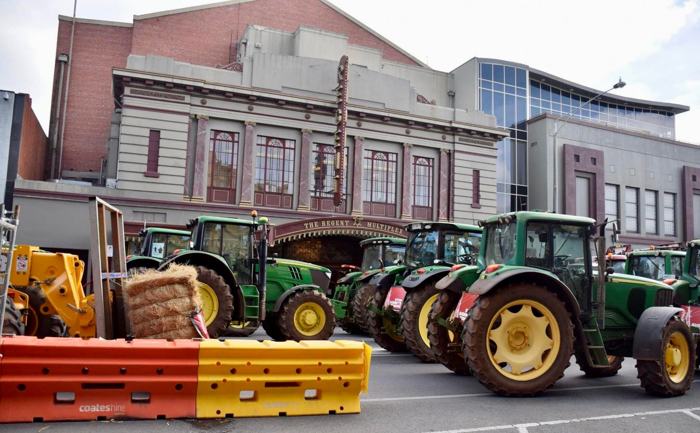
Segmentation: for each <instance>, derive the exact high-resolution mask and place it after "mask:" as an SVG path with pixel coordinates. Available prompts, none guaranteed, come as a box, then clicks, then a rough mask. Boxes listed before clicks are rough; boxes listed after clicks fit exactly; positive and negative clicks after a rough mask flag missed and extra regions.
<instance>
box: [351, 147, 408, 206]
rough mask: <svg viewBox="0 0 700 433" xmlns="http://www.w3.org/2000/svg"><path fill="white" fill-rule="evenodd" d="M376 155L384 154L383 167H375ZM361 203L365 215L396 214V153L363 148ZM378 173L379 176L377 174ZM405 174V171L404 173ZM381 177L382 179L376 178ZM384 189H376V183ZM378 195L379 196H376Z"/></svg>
mask: <svg viewBox="0 0 700 433" xmlns="http://www.w3.org/2000/svg"><path fill="white" fill-rule="evenodd" d="M378 156H384V160H383V161H384V163H385V164H386V168H385V169H383V170H382V169H376V168H375V166H376V165H377V164H376V163H377V161H379V159H378V158H377V157H378ZM362 165H363V170H362V203H363V212H364V213H365V214H367V215H375V216H383V217H395V216H396V206H397V200H396V189H397V185H396V181H397V173H398V153H396V152H389V151H383V150H374V149H365V150H364V151H363V155H362ZM375 173H378V174H379V175H380V176H377V175H376V174H375ZM405 174H407V173H405ZM377 177H381V178H382V179H377ZM377 184H379V185H383V187H384V189H383V190H382V189H381V188H380V189H377V188H376V185H377ZM377 196H379V197H377Z"/></svg>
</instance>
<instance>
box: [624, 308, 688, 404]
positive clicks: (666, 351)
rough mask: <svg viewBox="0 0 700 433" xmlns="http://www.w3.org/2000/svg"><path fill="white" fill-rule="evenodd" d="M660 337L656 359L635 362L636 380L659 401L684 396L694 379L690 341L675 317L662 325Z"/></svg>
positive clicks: (685, 328) (683, 327)
mask: <svg viewBox="0 0 700 433" xmlns="http://www.w3.org/2000/svg"><path fill="white" fill-rule="evenodd" d="M662 335H663V339H662V343H661V353H659V356H658V359H656V360H653V361H642V360H638V361H637V377H638V378H639V380H640V381H641V382H642V388H644V390H645V391H646V392H647V393H649V394H652V395H657V396H661V397H673V396H677V395H682V394H685V393H686V392H687V391H688V389H690V385H691V383H692V382H693V378H694V369H693V366H694V365H695V352H694V350H693V337H692V335H691V334H690V330H689V329H688V327H687V326H686V325H685V323H683V322H682V321H681V320H680V319H679V318H678V317H674V318H673V319H671V320H670V321H669V322H668V323H667V324H666V327H665V328H664V330H663V333H662Z"/></svg>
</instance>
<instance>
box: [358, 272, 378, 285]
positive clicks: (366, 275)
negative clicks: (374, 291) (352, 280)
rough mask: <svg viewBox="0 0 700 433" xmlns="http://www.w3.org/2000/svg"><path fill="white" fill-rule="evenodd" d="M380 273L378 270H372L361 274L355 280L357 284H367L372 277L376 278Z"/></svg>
mask: <svg viewBox="0 0 700 433" xmlns="http://www.w3.org/2000/svg"><path fill="white" fill-rule="evenodd" d="M381 273H382V272H381V271H380V270H379V269H373V270H371V271H365V272H362V273H361V274H360V275H359V276H358V277H357V279H356V281H357V282H358V283H367V282H370V281H372V279H373V278H374V277H376V276H377V275H378V274H381Z"/></svg>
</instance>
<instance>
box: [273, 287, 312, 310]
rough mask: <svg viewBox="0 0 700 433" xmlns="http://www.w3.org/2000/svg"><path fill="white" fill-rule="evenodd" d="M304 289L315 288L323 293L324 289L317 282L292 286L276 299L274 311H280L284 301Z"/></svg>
mask: <svg viewBox="0 0 700 433" xmlns="http://www.w3.org/2000/svg"><path fill="white" fill-rule="evenodd" d="M304 290H315V291H317V292H321V293H323V290H321V288H320V287H319V286H317V285H315V284H300V285H298V286H294V287H291V288H289V289H287V290H285V291H284V293H282V296H280V297H279V298H277V301H275V305H274V306H273V307H272V311H271V312H272V313H276V312H278V311H279V309H280V308H282V304H284V301H286V300H287V298H289V297H290V296H292V295H293V294H295V293H297V292H301V291H304Z"/></svg>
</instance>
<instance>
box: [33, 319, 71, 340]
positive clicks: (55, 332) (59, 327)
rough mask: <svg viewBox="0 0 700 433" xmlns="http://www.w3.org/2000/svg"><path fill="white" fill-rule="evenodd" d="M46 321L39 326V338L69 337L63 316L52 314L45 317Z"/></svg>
mask: <svg viewBox="0 0 700 433" xmlns="http://www.w3.org/2000/svg"><path fill="white" fill-rule="evenodd" d="M43 317H44V318H45V319H44V320H42V321H41V324H40V325H39V335H38V336H39V337H67V336H68V328H66V322H64V321H63V319H61V316H58V315H56V314H52V315H50V316H43Z"/></svg>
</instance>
